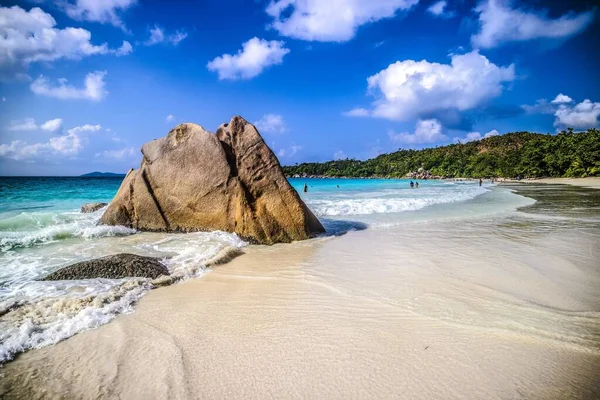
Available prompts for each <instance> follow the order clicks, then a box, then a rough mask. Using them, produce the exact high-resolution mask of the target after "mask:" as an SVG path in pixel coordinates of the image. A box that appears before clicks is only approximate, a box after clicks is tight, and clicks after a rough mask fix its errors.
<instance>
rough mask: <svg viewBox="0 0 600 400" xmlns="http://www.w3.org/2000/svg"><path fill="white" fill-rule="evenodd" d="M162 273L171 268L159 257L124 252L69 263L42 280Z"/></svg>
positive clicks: (118, 277) (146, 276) (113, 277)
mask: <svg viewBox="0 0 600 400" xmlns="http://www.w3.org/2000/svg"><path fill="white" fill-rule="evenodd" d="M162 275H169V270H168V269H167V267H165V266H164V265H163V264H162V263H160V262H159V261H158V259H157V258H154V257H144V256H138V255H135V254H128V253H122V254H115V255H112V256H106V257H101V258H96V259H93V260H88V261H82V262H78V263H76V264H73V265H69V266H68V267H64V268H61V269H59V270H58V271H55V272H53V273H51V274H50V275H48V276H46V277H45V278H43V279H42V280H43V281H62V280H73V279H94V278H106V279H121V278H130V277H143V278H151V279H156V278H158V277H159V276H162Z"/></svg>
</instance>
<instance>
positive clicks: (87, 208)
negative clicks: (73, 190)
mask: <svg viewBox="0 0 600 400" xmlns="http://www.w3.org/2000/svg"><path fill="white" fill-rule="evenodd" d="M107 205H108V203H87V204H84V205H82V206H81V212H82V213H93V212H96V211H98V210H99V209H101V208H102V207H106V206H107Z"/></svg>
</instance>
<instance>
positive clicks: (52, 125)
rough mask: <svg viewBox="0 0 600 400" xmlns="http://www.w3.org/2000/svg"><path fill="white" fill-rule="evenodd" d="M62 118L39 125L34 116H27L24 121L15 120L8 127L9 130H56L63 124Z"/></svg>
mask: <svg viewBox="0 0 600 400" xmlns="http://www.w3.org/2000/svg"><path fill="white" fill-rule="evenodd" d="M62 122H63V121H62V119H61V118H55V119H51V120H48V121H46V122H44V123H43V124H41V125H38V124H37V123H36V122H35V119H33V118H25V119H24V120H23V121H20V122H19V121H13V122H12V123H11V125H10V126H9V127H8V128H7V129H8V130H9V131H36V130H38V129H42V130H45V131H48V132H55V131H57V130H59V129H60V128H61V126H62Z"/></svg>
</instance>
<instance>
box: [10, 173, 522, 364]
mask: <svg viewBox="0 0 600 400" xmlns="http://www.w3.org/2000/svg"><path fill="white" fill-rule="evenodd" d="M121 180H122V179H121V178H0V315H2V314H5V315H4V316H3V317H1V319H0V328H1V329H0V362H1V361H4V360H7V359H10V358H11V357H12V356H13V355H14V354H16V353H18V352H20V351H23V350H26V349H28V348H32V347H41V346H45V345H48V344H52V343H56V342H57V341H59V340H62V339H64V338H66V337H69V336H71V335H73V334H74V333H76V332H78V331H81V330H83V329H87V328H91V327H96V326H98V325H101V324H103V323H106V322H107V321H109V320H110V319H112V318H113V317H114V316H115V315H116V314H118V313H122V312H129V311H131V310H132V305H133V304H134V303H135V302H136V301H137V300H138V299H139V298H140V297H141V296H142V295H143V294H144V293H146V292H147V291H148V290H149V289H151V288H152V283H151V282H150V281H149V280H148V279H140V278H137V279H121V280H109V279H92V280H82V281H60V282H45V281H44V282H42V281H38V280H37V279H40V278H42V277H44V276H45V275H47V274H49V273H51V272H53V271H55V270H57V269H59V268H62V267H64V266H67V265H70V264H72V263H75V262H78V261H82V260H87V259H91V258H96V257H101V256H104V255H108V254H115V253H120V252H130V253H135V254H141V255H148V256H155V257H159V258H160V259H162V260H163V261H164V262H165V264H166V265H167V267H168V268H169V270H170V271H171V273H172V274H175V275H177V276H179V277H197V276H199V275H201V274H202V273H203V272H204V271H205V269H206V268H205V265H206V262H207V260H212V259H214V257H215V256H217V255H218V254H223V253H226V252H227V250H232V249H241V248H243V247H245V246H247V244H246V243H245V242H244V241H242V240H240V239H239V238H238V237H237V236H236V235H235V234H230V233H224V232H198V233H189V234H163V233H147V232H143V233H142V232H136V231H135V230H133V229H129V228H126V227H118V226H117V227H108V226H100V225H97V223H98V220H99V219H100V217H101V215H102V213H103V211H104V210H99V211H97V212H95V213H91V214H82V213H80V212H79V208H80V206H81V205H82V204H84V203H87V202H96V201H103V202H109V201H110V200H111V199H112V197H113V196H114V194H115V193H116V191H117V190H118V187H119V185H120V183H121ZM290 182H291V183H292V185H293V186H294V187H295V188H296V190H298V191H299V193H300V195H301V197H302V198H303V199H304V201H305V202H306V203H307V204H308V206H309V207H310V208H311V209H312V210H313V212H314V213H315V214H316V215H317V216H318V217H319V218H320V219H321V220H322V222H323V224H324V226H325V228H326V229H327V231H328V233H327V235H341V234H344V233H345V232H348V231H351V230H361V229H367V228H368V229H377V228H382V227H383V228H385V227H390V226H396V225H401V224H406V223H410V222H414V221H427V220H443V219H448V218H450V219H452V218H460V217H461V216H464V214H465V212H468V213H469V214H470V215H489V214H494V213H497V212H501V211H502V210H505V209H514V207H516V206H517V205H523V204H528V203H530V201H529V200H523V198H522V197H519V196H515V195H512V194H511V193H510V192H508V191H498V192H497V193H496V192H494V195H493V196H491V197H490V196H487V197H482V196H481V195H483V194H485V193H490V186H488V185H485V186H483V187H479V186H478V185H477V184H476V183H475V182H446V181H421V182H420V187H419V188H418V189H416V188H415V189H411V188H410V186H409V181H408V180H362V179H357V180H354V179H291V180H290ZM304 183H307V184H308V187H309V188H308V189H309V190H308V192H307V193H304V192H302V187H303V185H304ZM477 199H481V201H479V200H477ZM11 310H12V311H11ZM9 311H10V312H9Z"/></svg>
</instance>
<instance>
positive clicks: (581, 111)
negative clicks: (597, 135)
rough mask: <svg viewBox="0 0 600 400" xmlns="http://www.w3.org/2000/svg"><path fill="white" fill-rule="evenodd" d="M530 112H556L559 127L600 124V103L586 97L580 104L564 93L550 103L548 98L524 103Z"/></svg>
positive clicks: (574, 127)
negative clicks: (531, 103)
mask: <svg viewBox="0 0 600 400" xmlns="http://www.w3.org/2000/svg"><path fill="white" fill-rule="evenodd" d="M521 107H523V109H524V110H525V111H527V112H528V113H529V114H554V117H555V119H554V126H555V127H556V128H557V129H558V130H561V129H565V128H573V129H582V130H584V129H589V128H596V127H598V126H600V122H599V121H598V119H599V117H600V103H597V102H592V101H591V100H589V99H585V100H584V101H582V102H581V103H579V104H574V100H573V99H572V98H571V97H569V96H567V95H565V94H563V93H560V94H558V95H557V96H556V97H555V98H554V100H552V101H551V102H550V103H548V100H546V99H539V100H537V101H536V103H535V105H533V106H529V105H526V104H524V105H522V106H521Z"/></svg>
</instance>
